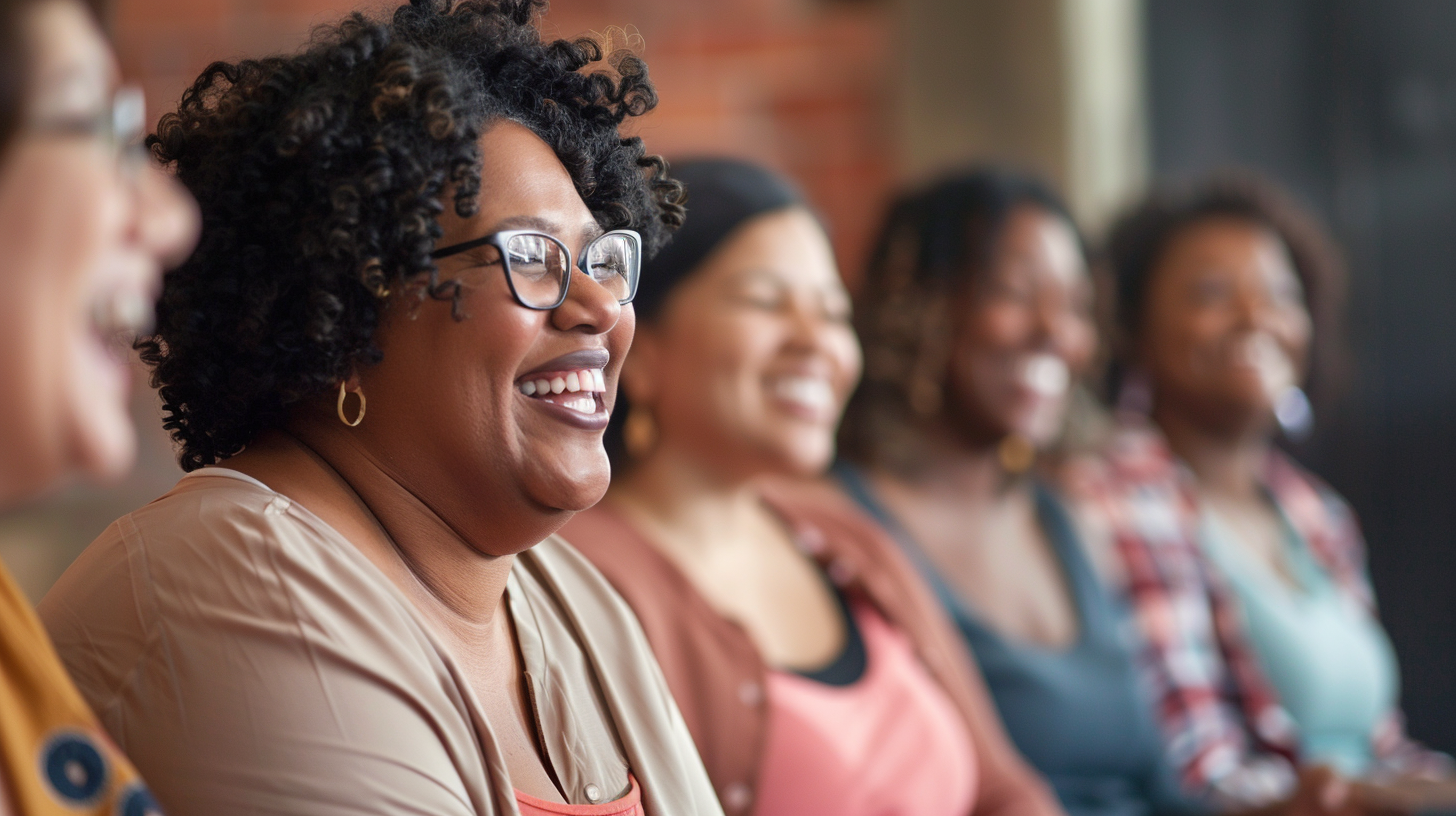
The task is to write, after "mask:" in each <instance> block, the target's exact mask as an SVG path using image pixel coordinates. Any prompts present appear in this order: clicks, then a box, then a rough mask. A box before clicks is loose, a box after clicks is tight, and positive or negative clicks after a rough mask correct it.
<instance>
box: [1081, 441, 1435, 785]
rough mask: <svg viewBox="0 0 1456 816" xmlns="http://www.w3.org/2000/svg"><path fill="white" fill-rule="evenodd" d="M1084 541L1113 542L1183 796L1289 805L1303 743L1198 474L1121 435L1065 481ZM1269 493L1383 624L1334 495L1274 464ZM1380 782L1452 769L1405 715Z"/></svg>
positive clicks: (1344, 508) (1357, 541)
mask: <svg viewBox="0 0 1456 816" xmlns="http://www.w3.org/2000/svg"><path fill="white" fill-rule="evenodd" d="M1066 481H1067V492H1068V495H1069V496H1072V497H1073V498H1074V500H1075V501H1076V502H1077V504H1078V506H1079V511H1080V512H1079V515H1080V516H1081V519H1082V520H1083V522H1084V523H1085V524H1086V526H1087V527H1088V534H1089V535H1091V536H1098V537H1099V538H1100V540H1103V541H1108V542H1110V545H1111V548H1112V550H1113V552H1114V558H1113V559H1112V560H1114V561H1115V562H1116V569H1117V571H1118V572H1120V574H1119V575H1117V576H1115V581H1116V582H1117V583H1119V584H1120V586H1119V587H1118V588H1119V589H1120V590H1121V591H1122V593H1123V595H1124V597H1125V598H1126V599H1127V601H1128V603H1129V606H1130V608H1131V610H1132V613H1133V617H1134V619H1135V622H1136V624H1137V627H1138V629H1139V634H1140V635H1141V639H1142V642H1143V648H1142V651H1141V655H1140V664H1141V666H1142V669H1143V673H1144V676H1145V679H1146V682H1147V683H1148V685H1149V687H1150V688H1151V689H1152V693H1153V695H1154V699H1155V700H1156V702H1157V708H1158V713H1159V715H1160V717H1161V720H1162V725H1163V729H1164V734H1165V736H1166V737H1167V739H1168V752H1169V758H1170V761H1171V762H1172V764H1173V767H1174V768H1175V769H1176V770H1177V771H1178V773H1179V775H1180V777H1181V778H1182V780H1183V783H1184V785H1185V787H1186V788H1188V789H1189V790H1190V791H1192V792H1194V793H1196V794H1199V795H1202V796H1205V797H1208V798H1210V799H1212V800H1213V801H1215V802H1217V803H1219V804H1220V805H1223V806H1225V807H1250V806H1257V805H1260V804H1266V803H1268V802H1271V801H1275V800H1278V799H1282V798H1284V797H1286V796H1287V795H1288V794H1289V793H1290V792H1292V790H1293V788H1294V786H1295V782H1296V772H1295V767H1296V765H1297V764H1298V756H1297V753H1298V752H1297V746H1298V740H1297V735H1296V734H1295V730H1294V722H1293V720H1292V719H1291V718H1290V717H1289V714H1288V712H1286V711H1285V709H1284V707H1283V706H1281V705H1280V703H1279V700H1278V698H1277V696H1276V694H1275V691H1274V688H1273V686H1272V685H1271V684H1270V683H1269V681H1268V680H1267V678H1266V677H1265V675H1264V673H1263V670H1262V669H1261V668H1260V666H1259V663H1258V659H1257V656H1256V655H1255V654H1254V651H1253V649H1252V647H1251V646H1250V644H1249V642H1248V639H1247V636H1246V634H1245V633H1244V629H1243V621H1242V619H1241V617H1240V613H1239V609H1238V605H1237V602H1236V600H1235V598H1234V596H1233V595H1232V592H1231V590H1230V589H1229V588H1228V587H1227V586H1226V585H1225V583H1224V581H1223V579H1222V578H1221V577H1220V576H1219V574H1218V573H1217V572H1216V571H1215V569H1214V568H1213V566H1212V565H1211V564H1210V563H1209V562H1208V560H1207V558H1206V557H1205V556H1204V554H1203V552H1202V550H1201V548H1200V547H1199V545H1198V539H1197V528H1198V520H1199V507H1198V502H1197V492H1196V489H1195V485H1194V482H1193V477H1192V474H1191V473H1189V472H1188V470H1187V469H1186V468H1185V467H1183V466H1182V465H1181V464H1179V463H1178V461H1177V459H1176V458H1175V457H1174V455H1173V453H1172V451H1171V450H1170V449H1169V448H1168V446H1167V443H1166V442H1165V441H1164V440H1163V438H1162V436H1161V435H1160V434H1159V433H1158V432H1157V431H1156V430H1155V429H1153V428H1151V427H1150V426H1148V425H1147V424H1146V423H1144V424H1141V425H1131V424H1129V425H1125V426H1124V427H1123V428H1122V429H1121V430H1120V431H1119V432H1118V433H1117V434H1116V435H1115V437H1114V440H1113V443H1112V445H1111V446H1110V447H1109V449H1108V451H1107V454H1106V456H1105V457H1103V458H1101V459H1098V460H1095V461H1093V460H1088V461H1083V462H1078V463H1076V464H1074V465H1071V466H1069V468H1068V469H1067V472H1066ZM1263 481H1264V486H1265V487H1266V488H1267V489H1268V491H1269V494H1270V496H1272V497H1273V499H1274V500H1275V501H1276V502H1277V503H1278V504H1279V506H1280V508H1281V509H1282V510H1283V511H1284V513H1285V515H1286V516H1287V517H1288V518H1289V521H1290V524H1291V525H1292V526H1293V527H1294V529H1295V531H1296V532H1297V533H1299V534H1300V535H1301V536H1303V538H1304V539H1305V541H1307V542H1308V543H1309V546H1310V549H1311V551H1312V552H1313V553H1314V556H1315V558H1316V560H1317V561H1318V562H1319V563H1320V564H1321V565H1322V566H1323V567H1324V568H1325V569H1326V570H1327V571H1328V572H1329V574H1330V575H1331V577H1332V579H1333V580H1334V582H1335V583H1336V585H1337V586H1338V587H1340V588H1341V589H1342V590H1343V591H1345V592H1347V593H1349V594H1350V595H1351V596H1353V597H1355V598H1357V599H1358V600H1359V601H1360V602H1361V603H1363V604H1364V605H1365V607H1366V608H1367V609H1369V610H1370V611H1371V613H1372V614H1374V596H1373V594H1372V592H1371V589H1370V583H1369V581H1368V579H1367V577H1366V573H1365V560H1364V539H1363V537H1362V536H1361V534H1360V529H1359V526H1358V524H1357V523H1356V521H1355V518H1354V514H1353V513H1352V512H1351V511H1350V508H1349V506H1348V505H1346V504H1345V502H1344V500H1342V499H1341V498H1340V497H1339V496H1338V495H1337V494H1336V493H1335V492H1334V491H1333V490H1332V489H1330V488H1329V487H1328V486H1326V485H1324V484H1323V483H1322V482H1320V481H1318V480H1317V479H1316V478H1315V477H1314V476H1312V475H1310V474H1309V473H1307V472H1306V471H1304V470H1302V469H1301V468H1300V467H1299V466H1298V465H1296V464H1294V463H1293V462H1292V461H1290V460H1289V459H1288V458H1287V457H1286V456H1284V455H1283V454H1282V453H1280V452H1278V451H1274V452H1272V453H1271V454H1270V456H1269V460H1268V462H1267V463H1266V466H1265V470H1264V474H1263ZM1371 740H1372V748H1373V750H1374V753H1375V756H1376V758H1377V763H1378V768H1377V771H1378V772H1388V773H1395V774H1399V773H1406V772H1420V771H1423V770H1427V769H1431V770H1435V769H1437V768H1441V767H1444V765H1445V763H1446V762H1448V761H1449V760H1447V759H1446V758H1445V757H1444V756H1443V755H1440V754H1434V753H1432V752H1429V751H1427V750H1425V749H1424V748H1421V747H1420V746H1419V745H1417V744H1415V743H1413V742H1411V741H1410V740H1408V739H1407V738H1406V737H1405V734H1404V728H1403V724H1402V721H1401V718H1400V715H1399V712H1393V713H1392V714H1391V715H1390V716H1389V717H1388V718H1387V719H1386V721H1385V722H1383V723H1382V724H1381V726H1380V727H1379V728H1378V729H1377V731H1376V733H1374V734H1372V735H1371Z"/></svg>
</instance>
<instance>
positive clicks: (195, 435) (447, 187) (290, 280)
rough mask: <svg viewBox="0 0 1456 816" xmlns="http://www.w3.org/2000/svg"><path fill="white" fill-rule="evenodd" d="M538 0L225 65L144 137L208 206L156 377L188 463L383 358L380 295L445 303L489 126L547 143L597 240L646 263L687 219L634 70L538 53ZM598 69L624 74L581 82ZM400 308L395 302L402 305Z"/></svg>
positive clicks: (375, 26)
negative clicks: (609, 236) (600, 234)
mask: <svg viewBox="0 0 1456 816" xmlns="http://www.w3.org/2000/svg"><path fill="white" fill-rule="evenodd" d="M544 8H545V2H544V0H462V1H461V2H457V3H452V2H450V0H415V1H414V2H412V3H411V4H410V5H407V6H402V7H400V8H399V9H397V10H396V11H395V12H394V14H393V16H392V17H391V18H390V19H387V20H375V19H370V18H368V17H365V16H364V15H361V14H358V13H355V14H351V15H349V16H348V17H346V18H345V19H344V20H343V21H341V22H339V23H337V24H333V25H328V26H324V27H321V28H319V29H317V30H316V31H315V33H314V36H313V38H312V40H311V41H310V43H309V44H308V45H307V46H306V47H305V48H304V50H302V51H301V52H299V53H297V54H294V55H292V56H280V57H269V58H267V59H259V60H244V61H241V62H238V63H227V62H215V63H213V64H212V65H210V66H208V67H207V69H206V70H204V71H203V72H202V75H201V76H199V77H198V79H197V81H196V82H194V83H193V84H192V86H191V88H189V89H188V90H187V91H186V93H184V94H183V96H182V100H181V102H180V104H179V106H178V109H177V111H176V112H175V113H169V114H167V115H166V116H164V117H162V120H161V123H160V125H159V126H158V128H157V133H156V134H155V135H153V136H151V137H149V138H148V140H147V143H148V145H149V146H150V147H151V149H152V151H153V153H154V155H155V156H156V157H157V158H158V159H160V160H161V161H162V162H164V163H167V164H170V165H172V166H173V167H175V169H176V173H177V177H178V178H179V179H180V180H181V181H182V182H183V183H184V184H186V185H187V187H188V188H189V189H190V190H191V191H192V194H193V195H194V196H196V197H197V200H198V203H199V204H200V205H201V208H202V218H203V228H202V238H201V242H200V243H199V245H198V248H197V251H196V252H195V253H194V254H193V256H192V258H191V259H189V260H188V261H187V262H186V263H185V264H183V265H182V266H181V267H180V268H178V269H177V270H176V271H174V272H172V273H170V274H168V275H167V277H166V280H165V283H164V286H163V291H162V296H161V300H160V302H159V303H158V306H157V329H156V333H155V335H154V336H152V337H150V338H146V339H144V340H142V341H141V342H140V343H139V344H138V346H139V348H140V349H141V353H142V359H143V360H144V361H146V362H147V363H148V364H149V365H151V366H152V367H153V374H152V384H153V386H154V387H156V388H158V389H159V390H160V393H161V397H162V408H163V414H164V424H165V427H166V428H167V429H168V430H169V431H170V432H171V433H172V436H173V438H174V439H175V440H176V441H177V442H178V444H179V445H180V448H181V450H180V453H179V461H180V463H181V465H182V468H183V469H184V470H189V471H190V470H195V469H197V468H200V467H203V466H205V465H209V464H213V463H216V462H218V461H221V460H223V459H226V458H227V457H229V456H232V455H234V454H236V453H238V452H240V451H241V450H242V449H243V448H244V447H245V446H247V445H248V444H249V442H251V441H252V439H253V438H254V437H255V436H256V435H257V433H258V432H259V431H261V430H263V429H265V428H269V427H276V426H278V425H281V424H282V423H283V422H284V421H285V419H286V416H287V413H288V411H289V409H290V407H291V406H293V405H295V404H297V403H298V402H299V401H301V400H304V399H307V398H310V397H313V396H315V395H318V394H321V393H324V392H327V391H328V390H330V389H331V388H334V387H337V385H338V383H339V382H340V381H341V380H343V379H345V378H347V377H348V376H349V375H350V374H351V372H353V371H355V370H357V369H358V368H361V367H364V366H368V365H371V364H373V363H376V362H378V361H379V360H380V358H381V353H380V351H379V349H378V347H377V346H376V345H375V343H374V333H375V328H376V326H377V325H378V323H379V319H380V316H381V315H382V313H383V312H384V309H385V308H386V306H385V301H384V296H385V294H386V293H387V292H388V291H390V290H398V289H400V288H403V289H404V290H405V291H407V292H409V293H411V294H413V295H414V296H417V297H419V298H421V299H423V298H426V297H430V298H435V299H439V300H451V301H453V302H454V304H455V308H456V309H457V311H456V317H457V319H461V315H460V314H459V312H458V306H459V300H458V299H459V296H460V293H461V288H460V286H459V283H458V282H456V281H452V280H442V279H441V278H440V275H439V271H438V269H437V268H436V267H435V265H434V263H433V262H432V261H431V259H430V253H431V252H432V251H433V250H434V248H435V242H436V240H437V239H438V238H439V237H440V235H441V230H440V226H439V224H438V220H437V217H438V216H439V214H440V213H441V212H442V211H443V208H444V205H443V204H442V201H441V199H442V196H444V195H447V194H450V195H452V197H453V205H454V208H455V211H456V212H457V213H458V214H460V215H461V216H469V215H471V214H473V213H474V212H475V209H476V206H477V200H476V199H477V195H478V193H479V188H480V167H481V155H480V149H479V146H478V142H477V140H478V139H479V137H480V135H481V133H482V132H483V130H484V129H485V128H486V127H488V125H489V124H490V123H491V122H494V121H499V120H503V119H508V120H512V121H515V122H518V123H520V124H522V125H524V126H526V127H528V128H530V129H531V130H532V131H533V132H535V133H536V134H537V135H538V136H540V137H541V138H542V139H543V140H545V141H546V142H547V143H548V144H549V145H550V146H551V147H552V149H553V150H554V151H555V153H556V155H557V156H558V157H559V158H560V160H561V162H562V164H563V165H565V167H566V169H567V171H569V173H570V174H571V178H572V181H573V182H574V183H575V185H576V189H577V192H579V193H580V194H581V197H582V199H583V200H584V201H585V202H586V205H587V207H588V208H589V209H590V210H591V212H592V214H593V215H594V216H595V217H596V219H597V220H598V221H599V222H600V224H601V226H602V227H603V228H604V229H620V228H631V229H635V230H637V231H638V232H640V233H641V234H642V237H643V240H644V243H645V245H646V249H647V251H648V252H649V253H651V252H654V251H655V250H656V248H657V247H658V246H660V245H661V244H662V243H663V241H664V240H665V239H666V236H667V235H668V234H669V233H670V231H671V230H672V229H673V228H675V227H676V226H677V225H678V224H680V223H681V222H682V216H683V208H682V206H681V203H680V199H681V197H682V190H681V185H679V184H678V183H677V182H676V181H673V180H672V179H670V178H669V177H668V175H667V166H666V163H665V162H663V161H662V160H661V159H660V158H658V157H655V156H648V155H646V152H645V151H644V149H643V146H642V142H641V140H640V139H639V138H636V137H624V136H622V135H621V133H620V131H619V127H620V125H621V124H622V122H623V121H624V120H625V119H626V117H628V116H640V115H641V114H644V113H646V112H647V111H649V110H651V109H652V108H653V107H654V106H655V105H656V104H657V96H656V92H655V91H654V90H653V88H652V85H651V83H650V82H649V81H648V78H647V66H646V65H645V64H644V63H643V62H642V60H641V59H639V58H638V57H637V56H636V55H634V54H632V53H630V52H626V51H618V52H615V53H612V54H610V55H604V49H603V47H602V46H601V45H600V44H599V43H598V42H597V41H595V40H593V39H576V40H556V41H554V42H544V41H543V40H542V39H541V36H540V33H539V32H538V30H537V28H536V18H537V16H538V14H539V13H540V12H542V11H543V10H544ZM604 56H605V58H606V60H607V61H608V63H609V65H610V67H611V69H612V70H609V71H607V70H599V71H595V72H585V71H583V70H582V69H583V68H586V67H587V66H589V65H591V64H592V63H595V62H599V61H601V60H602V59H603V58H604ZM395 297H398V295H395Z"/></svg>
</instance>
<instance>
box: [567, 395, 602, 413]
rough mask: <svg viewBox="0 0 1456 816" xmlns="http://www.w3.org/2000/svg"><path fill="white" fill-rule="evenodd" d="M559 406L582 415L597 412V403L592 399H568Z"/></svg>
mask: <svg viewBox="0 0 1456 816" xmlns="http://www.w3.org/2000/svg"><path fill="white" fill-rule="evenodd" d="M559 404H560V405H564V406H566V407H567V408H570V409H571V410H573V411H578V412H580V413H583V414H594V413H596V412H597V401H596V399H595V398H593V397H577V398H576V399H569V400H567V401H566V402H563V403H559Z"/></svg>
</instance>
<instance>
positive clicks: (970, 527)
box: [838, 169, 1190, 816]
mask: <svg viewBox="0 0 1456 816" xmlns="http://www.w3.org/2000/svg"><path fill="white" fill-rule="evenodd" d="M857 323H858V327H859V330H860V337H861V338H862V342H864V344H865V355H866V359H867V371H866V377H865V381H864V382H863V383H862V384H861V386H860V389H859V391H858V392H856V394H855V398H854V399H853V400H852V401H851V403H850V408H849V412H848V414H847V415H846V418H845V425H844V428H843V431H842V436H843V440H844V446H843V447H844V452H845V456H846V458H847V459H848V461H849V462H850V463H853V464H846V465H843V466H841V467H840V468H839V469H838V473H839V476H840V478H841V480H842V482H843V484H844V485H845V487H846V489H847V490H848V492H849V493H850V495H852V496H854V497H855V498H856V499H857V500H858V501H859V502H860V503H861V504H862V505H863V506H864V507H865V508H866V509H867V510H869V511H870V512H871V513H872V514H874V515H875V516H876V517H877V518H878V519H879V520H880V521H881V522H882V523H883V524H884V525H885V527H886V529H889V530H891V531H893V532H894V533H895V535H896V538H897V539H898V540H899V541H900V543H901V545H902V546H903V547H904V548H905V550H906V551H907V553H908V554H909V555H910V556H911V558H912V559H913V560H914V561H915V562H916V563H917V564H918V565H919V566H920V568H921V570H922V571H923V573H924V574H925V577H926V580H928V581H930V582H931V584H932V585H933V586H934V587H935V588H936V590H937V594H938V596H939V598H940V600H941V602H942V603H943V604H944V605H945V606H946V608H947V610H948V611H949V612H950V613H951V615H952V616H953V617H954V619H955V621H956V623H957V625H958V627H959V629H960V632H961V635H962V637H964V639H965V641H966V643H967V644H968V645H969V646H970V647H971V651H972V652H973V653H974V654H975V655H976V659H977V661H978V662H979V663H980V666H981V671H982V672H983V673H984V674H985V676H986V682H987V684H988V685H989V687H990V689H991V694H992V696H993V697H994V699H995V701H996V704H997V708H998V710H999V711H1000V714H1001V718H1002V721H1003V722H1004V723H1005V724H1006V728H1007V730H1008V732H1009V733H1010V734H1011V738H1012V740H1013V741H1014V742H1015V743H1016V745H1017V747H1018V748H1020V749H1021V751H1022V753H1023V754H1024V755H1025V756H1026V757H1027V759H1028V760H1030V761H1031V763H1032V765H1033V766H1035V767H1036V768H1037V769H1038V770H1040V771H1041V772H1042V773H1043V774H1045V775H1046V777H1047V779H1048V780H1049V781H1050V782H1051V783H1052V786H1053V787H1054V788H1055V789H1056V791H1057V794H1058V795H1059V797H1060V798H1061V801H1062V805H1063V806H1064V807H1066V808H1067V811H1068V813H1071V814H1074V816H1092V815H1093V814H1141V813H1150V812H1170V811H1180V810H1186V809H1188V808H1189V807H1190V803H1189V802H1187V801H1185V800H1184V799H1183V798H1182V797H1181V796H1180V795H1179V793H1178V791H1177V785H1176V784H1175V783H1174V782H1173V781H1172V778H1171V775H1170V774H1169V773H1167V769H1166V768H1165V766H1164V765H1163V763H1162V750H1161V741H1160V739H1159V735H1158V733H1157V730H1156V727H1155V726H1154V724H1153V718H1152V711H1151V706H1150V704H1149V703H1148V701H1147V700H1146V699H1145V697H1144V696H1143V695H1142V694H1141V693H1140V691H1141V689H1140V688H1139V686H1138V678H1137V674H1136V667H1135V665H1134V660H1133V652H1132V650H1131V648H1130V647H1129V645H1128V644H1127V643H1125V642H1124V637H1123V632H1122V629H1121V619H1120V617H1119V611H1120V610H1118V609H1117V608H1116V606H1115V605H1114V604H1113V603H1112V601H1111V599H1110V597H1109V596H1108V595H1107V593H1106V592H1105V591H1104V590H1103V589H1102V586H1101V583H1100V579H1099V576H1098V572H1097V569H1096V568H1095V567H1094V562H1093V560H1092V554H1090V553H1089V552H1088V551H1087V550H1086V549H1085V548H1084V546H1083V543H1082V542H1081V540H1080V539H1079V537H1078V536H1077V534H1076V532H1075V531H1074V528H1073V526H1072V524H1071V520H1070V517H1069V515H1068V512H1067V510H1066V509H1065V508H1064V506H1063V504H1062V501H1061V499H1060V498H1059V497H1058V496H1057V494H1056V493H1055V492H1054V491H1053V490H1052V489H1051V487H1049V485H1048V484H1047V483H1046V482H1045V481H1044V480H1043V479H1042V478H1041V477H1040V476H1038V475H1037V470H1036V469H1035V468H1033V464H1034V457H1035V456H1036V454H1037V452H1038V451H1040V450H1043V449H1045V448H1046V447H1047V446H1049V445H1051V444H1052V443H1053V442H1055V441H1056V440H1057V438H1058V436H1059V434H1060V432H1061V430H1062V428H1063V425H1064V419H1065V415H1066V412H1067V408H1068V403H1069V401H1070V399H1071V396H1072V390H1071V386H1072V384H1073V383H1074V382H1075V381H1076V379H1077V378H1078V377H1079V376H1080V375H1082V374H1083V373H1084V372H1085V371H1086V369H1087V367H1088V365H1089V363H1090V362H1091V360H1092V357H1093V354H1094V352H1095V349H1096V343H1097V336H1096V332H1095V329H1094V326H1093V320H1092V283H1091V279H1090V277H1089V275H1088V272H1087V266H1086V262H1085V260H1084V256H1083V251H1082V244H1081V239H1080V238H1079V236H1078V234H1077V230H1076V227H1075V226H1074V225H1073V223H1072V219H1071V217H1070V216H1069V215H1068V214H1067V210H1066V208H1065V207H1064V206H1063V204H1062V203H1061V201H1060V200H1058V199H1057V197H1056V196H1055V195H1054V194H1053V193H1052V192H1051V191H1049V190H1048V189H1047V188H1045V187H1044V186H1042V185H1041V184H1040V183H1038V182H1037V181H1035V180H1034V179H1031V178H1029V177H1026V176H1022V175H1018V174H1015V173H1011V172H1006V171H1001V170H994V169H982V170H974V171H969V172H966V173H964V174H961V175H957V176H952V177H948V178H946V179H943V180H941V181H939V182H936V183H935V184H933V185H931V186H930V187H928V188H926V189H924V190H921V191H917V192H915V193H912V194H909V195H907V196H905V197H903V198H902V199H900V200H899V201H898V202H897V203H896V204H895V205H894V206H893V208H892V209H891V213H890V216H889V219H888V222H887V224H886V226H885V228H884V230H883V231H882V233H881V236H880V239H879V243H878V245H877V249H876V252H875V254H874V256H873V260H872V262H871V265H870V269H869V273H868V275H867V277H866V280H865V288H864V290H863V293H862V297H861V305H860V308H859V309H858V310H857Z"/></svg>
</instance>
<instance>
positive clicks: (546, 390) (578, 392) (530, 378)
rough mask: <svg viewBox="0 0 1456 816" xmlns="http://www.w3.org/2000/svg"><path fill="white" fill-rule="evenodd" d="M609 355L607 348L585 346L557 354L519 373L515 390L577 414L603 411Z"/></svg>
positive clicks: (586, 414)
mask: <svg viewBox="0 0 1456 816" xmlns="http://www.w3.org/2000/svg"><path fill="white" fill-rule="evenodd" d="M610 360H611V355H610V354H609V353H608V352H607V350H606V349H584V350H582V351H576V352H572V353H571V354H566V355H562V356H561V357H557V358H556V359H554V360H551V361H550V362H547V363H545V364H544V365H541V366H538V367H537V368H535V369H533V370H531V371H529V372H527V373H526V374H523V375H521V377H520V378H518V379H517V380H516V390H517V391H519V392H520V393H521V394H522V395H523V396H526V397H529V398H531V399H532V400H534V401H537V402H542V403H546V404H548V405H552V406H557V407H559V408H564V409H566V410H568V411H571V412H573V413H576V414H581V415H584V416H593V415H596V414H603V415H605V410H604V407H605V406H604V402H603V395H604V394H606V391H607V382H606V377H605V376H604V375H603V373H602V369H604V368H605V367H606V365H607V363H608V362H609V361H610Z"/></svg>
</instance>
